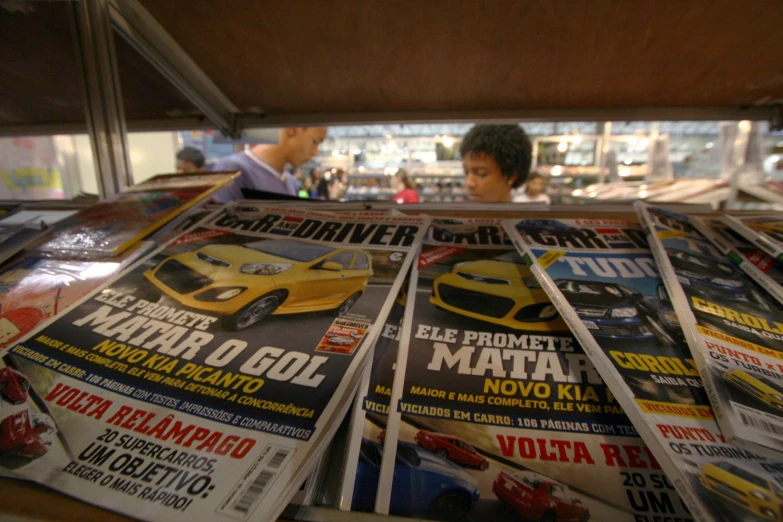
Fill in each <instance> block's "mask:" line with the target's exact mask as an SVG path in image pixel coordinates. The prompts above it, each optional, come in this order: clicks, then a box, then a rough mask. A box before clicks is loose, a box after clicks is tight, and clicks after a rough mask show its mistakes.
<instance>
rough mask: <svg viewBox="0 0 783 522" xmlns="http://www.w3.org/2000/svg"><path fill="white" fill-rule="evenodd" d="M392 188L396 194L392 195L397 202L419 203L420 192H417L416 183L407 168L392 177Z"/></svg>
mask: <svg viewBox="0 0 783 522" xmlns="http://www.w3.org/2000/svg"><path fill="white" fill-rule="evenodd" d="M392 189H393V190H394V191H395V192H396V194H395V195H394V196H393V197H392V199H393V200H394V202H395V203H400V204H403V203H419V194H418V192H416V184H415V183H414V182H413V180H412V179H411V178H410V177H409V176H408V173H407V172H406V171H405V169H400V170H398V171H397V173H396V174H395V175H394V178H393V179H392Z"/></svg>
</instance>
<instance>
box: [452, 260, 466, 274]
mask: <svg viewBox="0 0 783 522" xmlns="http://www.w3.org/2000/svg"><path fill="white" fill-rule="evenodd" d="M468 263H469V261H463V262H461V263H455V264H454V265H452V266H451V271H452V272H456V271H457V270H459V267H461V266H464V265H467V264H468Z"/></svg>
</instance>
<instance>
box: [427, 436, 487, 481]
mask: <svg viewBox="0 0 783 522" xmlns="http://www.w3.org/2000/svg"><path fill="white" fill-rule="evenodd" d="M416 443H417V444H418V445H419V446H421V447H422V448H424V449H426V450H429V451H431V452H433V453H435V454H437V455H438V456H439V457H441V458H444V459H448V460H450V461H452V462H456V463H457V464H462V465H464V466H471V467H474V468H478V469H480V470H481V471H484V470H485V469H487V468H488V467H489V462H488V461H487V459H486V458H484V455H482V454H481V453H479V452H478V451H476V448H474V447H473V446H471V445H470V444H468V443H467V442H465V441H464V440H462V439H460V438H459V437H455V436H454V435H447V434H445V433H435V432H432V431H429V430H419V432H418V433H417V434H416Z"/></svg>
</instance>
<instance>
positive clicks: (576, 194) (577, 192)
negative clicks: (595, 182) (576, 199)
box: [571, 189, 582, 196]
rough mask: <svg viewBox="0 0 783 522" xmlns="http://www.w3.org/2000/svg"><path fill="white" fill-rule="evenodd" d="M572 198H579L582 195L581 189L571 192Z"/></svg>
mask: <svg viewBox="0 0 783 522" xmlns="http://www.w3.org/2000/svg"><path fill="white" fill-rule="evenodd" d="M571 195H572V196H581V195H582V189H576V190H575V191H573V192H571Z"/></svg>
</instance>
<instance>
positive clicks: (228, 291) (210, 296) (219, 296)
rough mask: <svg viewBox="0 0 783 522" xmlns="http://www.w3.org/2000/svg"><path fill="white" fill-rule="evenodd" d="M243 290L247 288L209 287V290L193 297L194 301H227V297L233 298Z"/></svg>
mask: <svg viewBox="0 0 783 522" xmlns="http://www.w3.org/2000/svg"><path fill="white" fill-rule="evenodd" d="M245 290H247V288H246V287H244V286H224V287H222V288H210V289H209V290H204V291H203V292H201V293H198V294H196V295H194V296H193V299H195V300H196V301H202V302H208V303H209V302H211V303H215V302H220V301H228V300H229V299H233V298H235V297H236V296H238V295H239V294H241V293H242V292H244V291H245Z"/></svg>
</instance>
